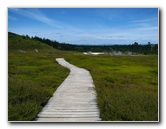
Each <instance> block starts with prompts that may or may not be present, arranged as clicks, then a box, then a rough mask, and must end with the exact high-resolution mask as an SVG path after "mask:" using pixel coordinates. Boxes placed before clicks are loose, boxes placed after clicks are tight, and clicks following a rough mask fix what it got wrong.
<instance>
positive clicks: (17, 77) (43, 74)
mask: <svg viewBox="0 0 166 129" xmlns="http://www.w3.org/2000/svg"><path fill="white" fill-rule="evenodd" d="M11 36H13V35H10V34H9V53H8V120H9V121H32V120H35V118H36V116H37V114H38V113H39V112H40V110H41V109H42V107H43V106H44V105H45V104H46V103H47V101H48V100H49V98H50V97H51V96H52V95H53V93H54V92H55V91H56V89H57V87H58V86H59V85H60V84H61V83H62V81H63V80H64V79H65V78H66V77H67V75H68V74H69V70H68V69H66V68H64V67H62V66H60V65H59V64H58V63H57V62H56V61H55V58H56V57H62V56H63V53H62V52H60V51H58V50H56V49H53V48H51V47H50V46H47V45H41V43H38V42H35V41H33V40H30V39H25V38H22V37H20V36H16V35H14V37H12V38H11ZM18 41H20V42H18ZM35 49H38V51H39V52H38V53H37V52H35ZM19 50H23V51H25V52H26V53H22V52H20V51H19Z"/></svg>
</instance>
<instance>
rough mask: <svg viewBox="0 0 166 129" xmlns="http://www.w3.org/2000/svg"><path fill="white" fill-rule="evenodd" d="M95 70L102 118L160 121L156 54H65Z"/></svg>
mask: <svg viewBox="0 0 166 129" xmlns="http://www.w3.org/2000/svg"><path fill="white" fill-rule="evenodd" d="M66 59H67V60H68V61H69V62H70V63H72V64H74V65H77V66H79V67H83V68H86V69H88V70H89V71H90V73H91V74H92V77H93V80H94V83H95V86H96V91H97V95H98V96H97V102H98V105H99V108H100V116H101V118H102V120H103V121H158V57H157V56H135V57H132V56H114V57H111V56H90V55H79V56H75V57H70V56H68V57H66Z"/></svg>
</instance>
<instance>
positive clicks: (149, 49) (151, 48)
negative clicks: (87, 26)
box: [32, 36, 158, 55]
mask: <svg viewBox="0 0 166 129" xmlns="http://www.w3.org/2000/svg"><path fill="white" fill-rule="evenodd" d="M32 39H35V40H36V41H40V42H42V43H45V44H47V45H50V46H52V47H54V48H56V49H59V50H67V51H79V52H87V51H92V52H115V51H116V52H118V51H120V52H122V53H126V52H132V53H137V54H145V55H148V54H155V55H157V54H158V44H151V43H150V42H148V43H147V44H145V45H141V44H138V43H137V42H135V43H133V44H132V45H73V44H68V43H67V44H66V43H59V42H57V41H51V40H49V39H45V38H43V39H42V38H39V37H37V36H35V37H32Z"/></svg>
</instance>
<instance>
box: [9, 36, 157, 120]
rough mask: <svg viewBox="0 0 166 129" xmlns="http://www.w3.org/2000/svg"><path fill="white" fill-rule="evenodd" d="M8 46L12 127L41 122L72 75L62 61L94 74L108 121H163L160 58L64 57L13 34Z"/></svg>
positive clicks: (69, 54)
mask: <svg viewBox="0 0 166 129" xmlns="http://www.w3.org/2000/svg"><path fill="white" fill-rule="evenodd" d="M8 42H9V43H8V46H9V53H8V71H9V73H8V81H9V82H8V84H9V85H8V120H9V121H30V120H34V119H35V118H36V115H37V114H38V112H39V111H40V110H41V109H42V107H43V106H44V105H45V104H46V102H47V101H48V99H49V98H50V97H51V96H52V94H53V92H54V91H55V90H56V88H57V87H58V86H59V85H60V84H61V82H62V81H63V80H64V79H65V78H66V76H67V75H68V73H69V70H68V69H66V68H64V67H61V66H60V65H59V64H57V63H56V62H55V58H57V57H63V58H65V59H66V60H67V61H68V62H70V63H72V64H74V65H76V66H79V67H82V68H85V69H87V70H89V71H90V73H91V75H92V77H93V80H94V83H95V86H96V91H97V102H98V105H99V109H100V116H101V118H102V120H104V121H157V120H158V56H157V55H146V56H109V55H101V56H93V55H83V54H81V53H78V52H69V51H68V52H67V51H60V50H57V49H54V48H52V47H50V46H48V45H46V44H43V43H42V42H41V41H39V40H36V39H34V38H29V36H18V35H16V34H13V33H9V41H8ZM135 45H138V44H135ZM36 49H37V51H36Z"/></svg>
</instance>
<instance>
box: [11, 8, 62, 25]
mask: <svg viewBox="0 0 166 129" xmlns="http://www.w3.org/2000/svg"><path fill="white" fill-rule="evenodd" d="M9 10H10V11H12V12H14V13H17V14H19V15H21V16H24V17H27V18H30V19H33V20H36V21H39V22H42V23H45V24H47V25H50V26H53V27H56V28H62V27H63V26H62V25H61V24H60V23H58V21H56V20H53V19H51V18H49V17H48V16H46V15H44V14H43V13H42V12H41V11H39V9H26V8H25V9H24V8H10V9H9Z"/></svg>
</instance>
